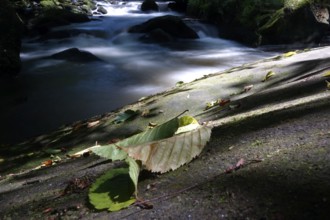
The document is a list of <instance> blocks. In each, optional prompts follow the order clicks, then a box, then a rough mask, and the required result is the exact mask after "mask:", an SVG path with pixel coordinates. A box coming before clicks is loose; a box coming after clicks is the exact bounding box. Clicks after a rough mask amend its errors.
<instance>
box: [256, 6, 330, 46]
mask: <svg viewBox="0 0 330 220" xmlns="http://www.w3.org/2000/svg"><path fill="white" fill-rule="evenodd" d="M328 19H329V11H328V9H327V8H325V7H321V6H317V5H314V4H311V5H309V4H307V5H304V6H302V7H299V8H298V9H296V10H290V9H288V8H284V9H280V10H278V11H276V12H275V13H274V14H273V16H272V17H271V18H270V19H269V21H268V22H267V23H266V24H264V25H263V26H262V27H260V28H259V29H258V32H259V33H260V35H261V36H262V42H261V43H262V44H269V43H273V44H282V43H284V44H289V43H296V42H298V43H319V42H320V41H321V40H322V38H323V37H324V36H325V34H326V32H327V29H328V27H329V21H328Z"/></svg>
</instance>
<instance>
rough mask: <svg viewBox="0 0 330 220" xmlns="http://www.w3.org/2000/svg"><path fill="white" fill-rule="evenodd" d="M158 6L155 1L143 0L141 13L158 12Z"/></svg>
mask: <svg viewBox="0 0 330 220" xmlns="http://www.w3.org/2000/svg"><path fill="white" fill-rule="evenodd" d="M158 9H159V8H158V5H157V3H156V1H155V0H144V1H143V2H142V5H141V11H158Z"/></svg>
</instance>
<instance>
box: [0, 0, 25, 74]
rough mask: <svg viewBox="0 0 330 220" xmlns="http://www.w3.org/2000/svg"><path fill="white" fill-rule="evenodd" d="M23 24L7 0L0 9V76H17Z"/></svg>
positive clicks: (19, 64)
mask: <svg viewBox="0 0 330 220" xmlns="http://www.w3.org/2000/svg"><path fill="white" fill-rule="evenodd" d="M22 32H23V23H22V21H21V19H20V17H19V16H18V14H17V13H16V11H15V9H14V8H13V7H12V5H11V3H10V2H9V1H8V0H2V2H1V7H0V76H4V75H17V74H18V73H19V71H20V69H21V60H20V50H21V36H22Z"/></svg>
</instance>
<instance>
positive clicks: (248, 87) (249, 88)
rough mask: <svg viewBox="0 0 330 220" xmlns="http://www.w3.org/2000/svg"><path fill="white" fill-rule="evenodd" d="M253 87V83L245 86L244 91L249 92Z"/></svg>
mask: <svg viewBox="0 0 330 220" xmlns="http://www.w3.org/2000/svg"><path fill="white" fill-rule="evenodd" d="M252 88H253V85H248V86H245V87H244V90H243V92H248V91H250V90H251V89H252Z"/></svg>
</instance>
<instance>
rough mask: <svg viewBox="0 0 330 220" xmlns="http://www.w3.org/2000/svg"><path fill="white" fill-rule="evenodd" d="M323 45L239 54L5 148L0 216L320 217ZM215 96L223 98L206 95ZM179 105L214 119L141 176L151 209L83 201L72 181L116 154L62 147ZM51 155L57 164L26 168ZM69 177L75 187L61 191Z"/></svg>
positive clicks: (142, 124) (172, 112)
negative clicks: (190, 148)
mask: <svg viewBox="0 0 330 220" xmlns="http://www.w3.org/2000/svg"><path fill="white" fill-rule="evenodd" d="M329 51H330V50H329V47H324V48H317V49H312V50H306V51H295V52H290V53H286V54H283V55H281V56H278V57H273V58H270V59H266V60H262V61H258V62H254V63H250V64H244V65H242V66H238V67H235V68H232V69H229V70H227V71H223V72H219V73H216V74H211V75H208V76H205V77H204V78H201V79H199V80H195V81H193V82H191V83H184V84H181V85H178V86H177V87H175V88H173V89H171V90H168V91H165V92H163V93H159V94H156V95H152V96H149V97H146V98H144V99H142V100H140V101H139V102H137V103H134V104H132V105H128V106H124V107H123V108H121V109H119V110H118V111H116V112H112V113H109V114H107V115H103V116H100V117H95V118H92V119H90V120H87V121H85V122H80V123H76V124H73V125H70V126H66V127H63V128H61V129H59V130H57V131H56V132H54V133H52V134H47V135H43V136H40V137H38V138H36V139H34V140H31V141H27V142H25V143H23V144H20V145H16V146H10V148H8V149H3V150H2V151H1V154H0V155H1V173H2V176H1V182H0V185H1V191H0V201H1V204H3V205H2V206H1V208H0V213H1V216H2V217H3V218H5V219H6V218H9V217H11V218H22V217H26V216H29V218H30V219H40V218H59V216H61V218H66V219H75V218H83V219H90V218H94V219H95V218H97V219H105V218H116V219H119V218H124V219H125V218H126V219H139V218H193V219H194V218H196V219H198V218H200V217H201V216H203V218H204V217H205V216H208V217H209V218H211V219H213V218H217V219H219V218H229V219H235V218H236V219H237V218H252V219H260V218H267V219H268V218H281V219H292V218H299V219H308V218H313V219H324V218H326V217H327V216H328V215H329V212H328V210H327V208H326V207H328V206H329V198H330V186H329V181H328V179H329V177H330V173H329V170H330V169H329V163H328V158H329V156H330V150H329V143H330V134H329V127H330V124H329V123H330V121H329V120H328V112H329V110H330V109H329V101H330V93H329V90H328V88H327V84H326V80H328V81H329V78H328V77H329V71H330V66H329V60H330V52H329ZM219 99H222V100H227V101H226V102H223V104H222V105H220V103H221V102H220V103H219V105H215V106H212V104H209V105H207V103H212V101H216V100H219ZM229 100H230V102H229ZM207 106H208V107H207ZM186 109H188V110H189V115H192V116H194V117H195V118H197V119H198V120H199V121H200V122H209V123H212V124H213V125H214V126H215V128H214V129H213V132H212V137H211V141H210V143H209V144H208V145H207V147H206V149H204V151H203V153H202V155H200V156H199V157H198V158H196V159H195V160H194V161H193V162H191V163H189V164H188V165H185V166H183V167H181V168H179V169H178V170H176V171H173V172H169V173H166V174H163V175H156V174H146V175H144V176H143V178H141V180H140V183H139V192H140V194H139V195H140V197H141V198H143V199H151V200H152V204H153V206H154V207H153V209H150V210H144V209H143V210H141V209H139V208H137V207H135V206H132V207H130V208H128V209H126V210H122V211H120V212H117V213H108V212H106V211H104V212H95V211H94V210H93V209H92V208H91V207H90V205H89V204H88V202H86V198H87V187H82V188H79V186H77V181H78V182H79V181H82V182H83V183H84V184H85V186H88V185H89V184H90V183H91V182H93V180H95V178H96V177H98V176H99V175H100V174H102V173H104V172H105V171H106V170H108V169H111V168H112V167H114V166H120V164H117V163H110V162H109V161H105V160H103V159H99V158H97V157H96V156H89V157H86V158H78V159H67V158H66V156H65V155H67V154H73V153H74V152H77V151H79V150H82V149H84V148H86V147H90V146H93V145H94V144H95V142H97V143H98V144H106V143H108V142H109V141H111V140H112V139H114V138H123V137H125V136H130V135H131V134H133V133H136V132H138V131H141V130H145V129H147V127H148V124H149V123H151V122H152V123H156V124H160V123H162V122H164V121H167V120H168V119H170V118H172V117H174V116H176V115H178V114H180V113H181V112H183V111H184V110H186ZM127 110H134V111H135V110H139V111H141V114H138V115H137V116H136V117H135V118H134V119H133V120H131V121H126V122H123V123H120V124H113V123H112V122H113V120H115V119H116V117H117V116H118V115H119V114H120V113H123V112H125V111H127ZM142 113H144V114H142ZM146 116H148V117H146ZM17 155H19V156H17ZM50 155H53V157H51V156H50ZM48 160H52V161H54V162H55V161H56V163H58V164H56V165H52V166H49V167H44V168H42V169H39V170H34V171H31V170H30V169H31V168H33V167H36V166H38V165H40V164H42V162H45V161H48ZM238 161H240V164H241V165H239V166H238V168H240V169H237V170H236V171H234V170H233V169H231V167H235V165H236V166H237V163H238ZM242 163H243V164H242ZM226 170H227V171H226ZM9 174H11V175H9ZM74 182H76V185H75V183H74ZM68 187H69V188H70V187H73V188H72V189H73V190H70V191H69V193H67V194H65V195H62V196H61V194H62V193H63V191H64V190H66V189H67V188H68ZM17 192H19V194H17ZM67 192H68V191H67ZM167 195H169V196H168V197H167ZM159 197H160V198H159ZM157 198H158V199H157Z"/></svg>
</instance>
